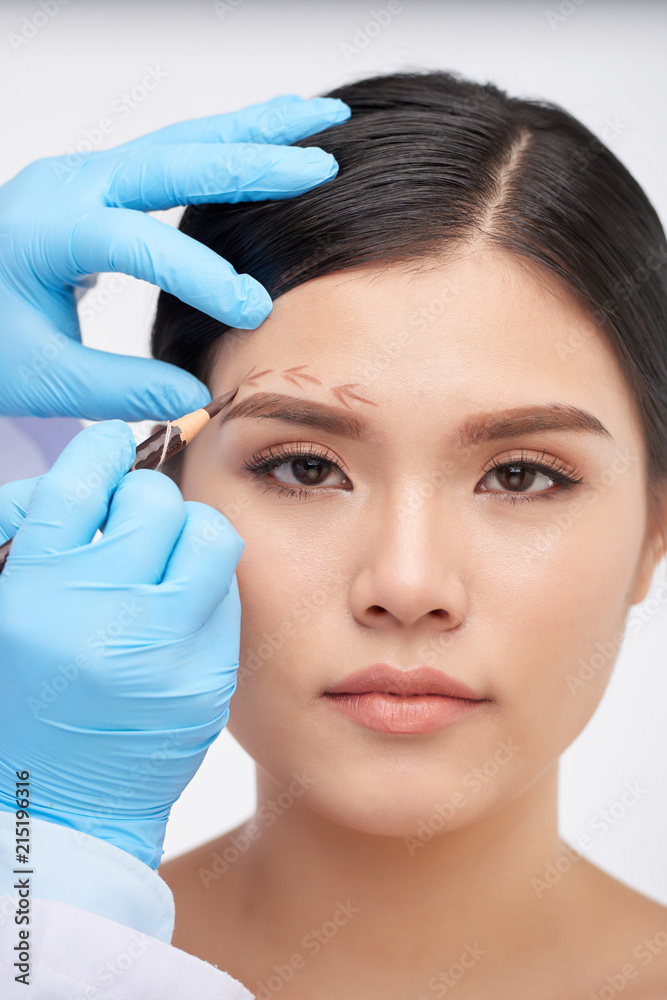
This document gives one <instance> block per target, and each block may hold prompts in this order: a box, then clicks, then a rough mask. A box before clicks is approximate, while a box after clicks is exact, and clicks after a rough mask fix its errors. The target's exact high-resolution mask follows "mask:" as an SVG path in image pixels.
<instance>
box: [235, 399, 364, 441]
mask: <svg viewBox="0 0 667 1000" xmlns="http://www.w3.org/2000/svg"><path fill="white" fill-rule="evenodd" d="M364 402H368V400H364ZM373 405H375V404H373ZM237 417H264V418H268V419H273V420H289V421H290V422H291V423H295V424H301V425H302V426H307V427H319V428H321V429H322V430H325V431H328V432H329V433H330V434H337V435H338V436H339V437H346V438H352V439H354V440H357V441H358V440H360V439H361V438H363V436H364V434H365V432H366V430H367V426H368V425H367V423H366V421H365V420H364V419H363V418H361V417H355V416H353V415H352V414H351V413H349V412H346V411H345V410H343V409H342V407H338V406H329V405H328V404H327V403H320V402H318V401H316V400H314V399H303V398H302V397H300V396H290V395H287V394H285V393H281V392H255V393H253V394H252V396H247V397H246V399H242V400H241V402H240V403H237V404H236V406H233V407H232V408H231V409H230V410H228V411H227V413H224V414H223V416H222V421H221V422H223V423H226V422H227V421H228V420H234V419H235V418H237Z"/></svg>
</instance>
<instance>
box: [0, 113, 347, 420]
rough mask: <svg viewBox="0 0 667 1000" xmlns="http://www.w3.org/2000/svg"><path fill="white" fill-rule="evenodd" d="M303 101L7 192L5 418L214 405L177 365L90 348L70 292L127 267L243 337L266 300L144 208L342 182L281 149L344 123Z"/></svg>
mask: <svg viewBox="0 0 667 1000" xmlns="http://www.w3.org/2000/svg"><path fill="white" fill-rule="evenodd" d="M349 115H350V108H349V107H348V105H347V104H344V103H343V102H342V101H338V100H334V99H331V98H320V97H316V98H313V99H311V100H303V99H302V98H300V97H298V96H297V95H286V96H282V97H277V98H274V99H273V100H270V101H266V102H264V103H261V104H254V105H251V106H250V107H247V108H244V109H242V110H241V111H234V112H230V113H228V114H222V115H215V116H212V117H210V118H200V119H193V120H191V121H185V122H180V123H179V124H177V125H170V126H168V127H167V128H163V129H160V130H159V131H158V132H153V133H151V134H150V135H146V136H143V137H142V138H140V139H136V140H134V141H133V142H128V143H125V145H123V146H117V147H116V148H115V149H111V150H108V151H106V152H94V153H87V154H73V155H70V156H56V157H51V158H46V159H42V160H37V161H36V162H34V163H31V164H30V165H29V166H27V167H26V168H25V169H24V170H22V171H21V172H20V173H19V174H17V176H16V177H14V178H13V179H12V180H11V181H9V182H8V183H6V184H4V185H3V186H1V187H0V234H1V235H2V239H0V413H4V414H7V415H13V416H21V415H32V416H37V417H47V416H76V417H87V418H89V419H91V420H104V419H107V418H113V417H121V418H122V419H124V420H141V419H173V418H174V417H175V416H178V415H180V414H182V413H187V412H189V411H191V410H194V409H197V407H199V406H204V405H205V404H206V403H208V402H210V399H211V397H210V394H209V391H208V389H207V388H206V386H204V385H203V384H202V383H201V382H200V381H199V380H198V379H195V378H194V377H193V376H192V375H190V374H189V373H187V372H185V371H182V370H181V369H180V368H177V367H176V366H174V365H170V364H167V363H165V362H163V361H157V360H154V359H149V358H137V357H128V356H125V355H121V354H110V353H107V352H104V351H98V350H94V349H92V348H86V347H83V346H82V344H81V334H80V330H79V321H78V316H77V311H76V301H75V291H74V289H75V286H81V285H86V284H89V283H90V281H89V279H88V280H87V279H86V276H87V275H90V274H93V273H96V272H100V271H123V272H125V273H126V274H131V275H133V276H134V277H136V278H142V279H144V280H145V281H150V282H153V283H154V284H157V285H159V286H160V287H161V288H163V289H165V290H166V291H168V292H171V293H172V294H173V295H175V296H176V297H177V298H179V299H181V300H182V301H183V302H187V303H188V304H189V305H191V306H194V307H195V308H197V309H200V310H201V311H202V312H205V313H208V315H210V316H212V317H214V318H215V319H217V320H220V321H221V322H223V323H227V324H229V325H230V326H234V327H240V328H242V329H255V328H256V327H257V326H259V324H260V323H262V322H263V321H264V320H265V319H266V317H267V316H268V314H269V313H270V312H271V309H272V302H271V297H270V295H269V294H268V292H267V291H266V289H265V288H264V287H263V286H262V285H260V283H259V282H258V281H256V280H255V279H254V278H252V277H250V276H249V275H238V273H237V271H236V270H235V269H234V268H233V267H232V266H231V264H229V263H228V262H227V261H226V260H224V259H223V258H222V257H220V256H219V255H218V254H216V253H214V252H213V251H212V250H210V249H209V248H208V247H205V246H204V245H203V244H201V243H199V242H197V241H196V240H193V239H192V238H190V237H189V236H186V235H185V234H184V233H181V232H179V231H178V230H177V229H174V228H173V227H172V226H168V225H166V224H165V223H163V222H159V221H158V220H157V219H154V218H152V217H151V216H147V215H144V214H143V213H144V212H148V211H155V210H158V209H165V208H171V207H173V206H176V205H193V204H195V205H196V204H201V203H203V202H238V201H261V200H263V199H266V198H271V199H281V198H288V197H292V196H294V195H298V194H302V193H303V192H305V191H308V190H310V189H311V188H313V187H316V186H317V185H318V184H321V183H322V182H323V181H326V180H328V179H329V178H331V177H334V176H335V174H336V173H337V171H338V164H337V163H336V160H335V159H334V157H333V156H332V155H331V154H329V153H325V152H323V151H322V150H321V149H319V148H317V147H313V148H308V149H302V148H300V147H298V146H289V145H284V144H287V143H291V142H295V141H296V140H297V139H300V138H303V137H304V136H308V135H312V134H314V133H315V132H319V131H321V130H322V129H325V128H327V127H329V126H330V125H334V124H336V123H338V122H342V121H344V120H345V119H346V118H348V117H349Z"/></svg>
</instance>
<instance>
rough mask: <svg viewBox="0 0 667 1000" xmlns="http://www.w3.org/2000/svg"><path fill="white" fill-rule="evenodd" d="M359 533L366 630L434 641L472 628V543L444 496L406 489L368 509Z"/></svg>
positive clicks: (360, 606)
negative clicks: (467, 573)
mask: <svg viewBox="0 0 667 1000" xmlns="http://www.w3.org/2000/svg"><path fill="white" fill-rule="evenodd" d="M358 528H359V532H358V542H359V544H358V547H357V554H356V558H355V566H356V569H355V576H354V580H353V584H352V588H351V593H350V601H351V610H352V613H353V615H354V617H355V619H356V620H357V621H358V622H359V623H360V624H361V625H364V626H366V627H368V628H375V629H378V628H381V629H384V630H401V629H408V628H412V629H414V628H417V627H419V628H422V629H423V630H424V631H425V632H428V633H429V634H432V633H433V632H438V633H441V632H449V631H452V630H453V629H455V628H458V627H459V626H460V625H461V624H462V623H463V622H464V621H465V618H466V614H467V610H468V592H467V589H466V586H465V583H464V565H463V563H464V557H465V548H466V545H465V539H464V538H463V533H462V530H461V525H460V524H458V525H457V521H456V515H455V513H454V510H453V508H452V505H451V503H448V501H447V500H446V499H445V497H444V496H443V494H442V492H441V491H435V492H434V493H433V495H429V496H426V497H422V496H421V495H420V492H419V490H418V489H416V488H415V486H414V485H413V486H410V485H406V486H404V487H403V488H402V489H401V490H400V491H398V492H397V493H395V494H394V495H393V496H384V497H383V498H382V499H381V500H378V501H376V502H375V503H374V505H373V507H372V508H371V507H369V509H368V510H367V511H365V512H364V516H363V518H362V519H361V520H360V522H359V526H358Z"/></svg>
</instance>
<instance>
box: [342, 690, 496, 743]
mask: <svg viewBox="0 0 667 1000" xmlns="http://www.w3.org/2000/svg"><path fill="white" fill-rule="evenodd" d="M324 697H325V698H326V700H327V701H328V702H330V704H331V705H332V707H333V708H335V709H336V710H337V711H339V712H341V713H342V714H343V715H346V716H347V717H348V719H352V721H353V722H358V723H360V724H361V725H362V726H366V728H367V729H374V730H375V731H376V732H378V733H433V732H435V731H436V730H438V729H445V728H446V727H447V726H451V725H452V723H454V722H456V720H457V719H460V718H462V717H463V716H464V715H467V714H468V712H470V711H471V710H472V709H473V708H475V706H476V705H483V704H485V702H484V701H468V700H466V699H464V698H447V697H445V695H440V694H423V695H405V696H402V695H395V694H386V693H383V692H381V691H370V692H368V693H366V694H325V695H324Z"/></svg>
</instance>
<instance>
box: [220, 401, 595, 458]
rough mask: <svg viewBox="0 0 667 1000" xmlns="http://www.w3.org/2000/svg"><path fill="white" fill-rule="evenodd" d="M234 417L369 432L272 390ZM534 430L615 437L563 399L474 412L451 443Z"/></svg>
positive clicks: (351, 419)
mask: <svg viewBox="0 0 667 1000" xmlns="http://www.w3.org/2000/svg"><path fill="white" fill-rule="evenodd" d="M364 402H369V401H368V400H364ZM237 417H263V418H267V419H273V420H287V421H289V422H291V423H295V424H300V425H301V426H305V427H318V428H320V429H321V430H324V431H328V432H329V433H330V434H336V435H338V436H339V437H345V438H351V439H353V440H361V439H363V437H364V435H365V434H366V432H367V430H368V424H367V422H366V420H364V419H363V417H360V416H354V415H352V414H351V413H349V412H346V411H345V410H343V409H342V408H340V407H337V406H329V405H328V404H326V403H321V402H319V401H316V400H314V399H304V398H302V397H299V396H290V395H286V394H284V393H277V392H256V393H253V395H252V396H248V397H247V398H246V399H244V400H242V401H241V402H240V403H237V404H236V406H233V407H232V408H231V409H230V410H229V411H228V412H227V413H225V414H223V417H222V421H223V422H226V421H228V420H234V419H235V418H237ZM539 431H575V432H579V433H589V434H596V435H600V436H603V437H607V438H609V439H610V440H612V441H613V440H614V439H613V437H612V435H611V433H610V432H609V431H608V430H607V428H606V427H605V426H604V424H602V423H601V421H600V420H598V418H597V417H596V416H594V415H593V414H592V413H589V412H588V411H587V410H582V409H581V408H580V407H578V406H572V405H569V404H566V403H548V404H542V405H539V404H538V405H533V406H521V407H513V408H511V409H508V410H502V411H494V412H484V413H477V414H473V415H471V416H470V417H468V418H466V420H465V421H464V422H463V424H462V425H461V426H460V427H459V428H458V430H457V432H456V433H455V436H454V438H453V441H454V442H455V444H456V446H457V447H458V448H460V449H470V448H474V447H476V446H477V445H479V444H484V443H487V442H490V441H496V440H502V439H509V438H514V437H520V436H522V435H527V434H534V433H536V432H539Z"/></svg>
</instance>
